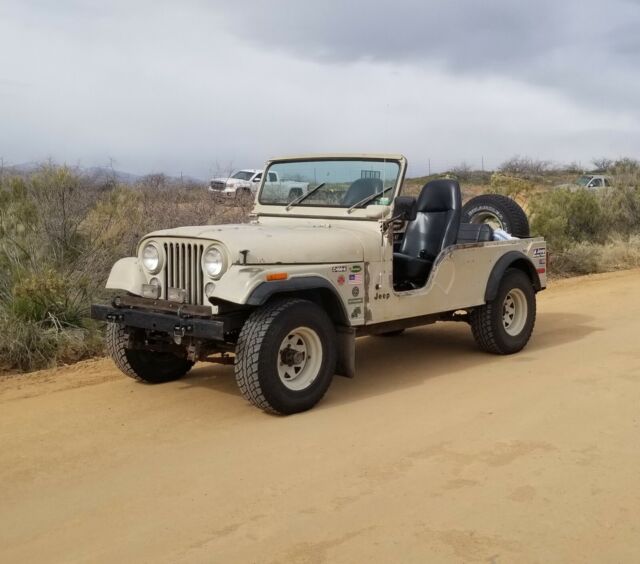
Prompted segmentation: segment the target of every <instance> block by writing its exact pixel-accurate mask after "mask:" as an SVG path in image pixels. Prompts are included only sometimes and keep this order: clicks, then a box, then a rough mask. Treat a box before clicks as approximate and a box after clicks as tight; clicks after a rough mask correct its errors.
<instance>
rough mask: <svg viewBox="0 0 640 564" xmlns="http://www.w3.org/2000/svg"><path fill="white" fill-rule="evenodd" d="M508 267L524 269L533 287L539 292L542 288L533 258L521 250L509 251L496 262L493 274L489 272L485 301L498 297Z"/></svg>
mask: <svg viewBox="0 0 640 564" xmlns="http://www.w3.org/2000/svg"><path fill="white" fill-rule="evenodd" d="M508 268H518V269H520V270H522V271H523V272H524V273H525V274H526V275H527V276H528V277H529V280H531V284H533V288H534V289H535V291H536V292H539V291H540V290H541V289H542V285H541V284H540V276H539V275H538V272H537V271H536V267H535V266H534V264H533V263H532V262H531V259H530V258H529V257H528V256H527V255H525V254H524V253H523V252H521V251H509V252H508V253H505V254H504V255H503V256H502V257H500V258H499V259H498V262H496V264H495V266H494V267H493V269H492V270H491V274H489V280H488V281H487V288H486V290H485V293H484V300H485V302H490V301H492V300H495V299H496V296H497V295H498V288H499V286H500V281H501V280H502V277H503V276H504V273H505V272H506V271H507V269H508Z"/></svg>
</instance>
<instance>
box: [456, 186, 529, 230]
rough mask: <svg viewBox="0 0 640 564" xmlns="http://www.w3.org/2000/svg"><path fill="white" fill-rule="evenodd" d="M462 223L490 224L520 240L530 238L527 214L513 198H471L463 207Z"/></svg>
mask: <svg viewBox="0 0 640 564" xmlns="http://www.w3.org/2000/svg"><path fill="white" fill-rule="evenodd" d="M462 222H463V223H489V224H490V225H491V226H492V227H494V228H495V227H499V228H501V229H504V230H505V231H506V232H507V233H509V234H511V235H513V236H514V237H519V238H520V239H525V238H527V237H529V236H530V231H529V220H528V219H527V214H526V213H524V210H523V209H522V208H521V207H520V206H519V205H518V204H517V203H516V202H514V201H513V200H512V199H511V198H508V197H507V196H503V195H501V194H483V195H482V196H476V197H475V198H471V199H470V200H469V201H468V202H467V203H466V204H465V205H464V206H462Z"/></svg>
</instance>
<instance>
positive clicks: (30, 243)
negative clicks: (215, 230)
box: [0, 163, 252, 370]
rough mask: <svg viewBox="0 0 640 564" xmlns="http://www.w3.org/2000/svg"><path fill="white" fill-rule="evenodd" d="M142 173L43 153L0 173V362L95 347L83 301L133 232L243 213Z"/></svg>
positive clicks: (31, 360)
mask: <svg viewBox="0 0 640 564" xmlns="http://www.w3.org/2000/svg"><path fill="white" fill-rule="evenodd" d="M241 203H242V205H229V203H228V202H224V204H222V203H216V202H214V201H213V200H212V199H211V197H210V194H208V193H207V191H206V190H205V189H204V187H203V186H195V185H193V184H192V185H189V184H187V185H185V184H183V183H182V182H176V181H174V180H172V179H170V178H168V177H166V176H164V175H149V176H147V177H144V178H143V179H141V180H140V182H138V184H137V185H135V186H123V185H118V184H117V183H116V182H115V181H113V180H112V179H111V180H109V182H105V180H104V178H97V177H95V176H94V177H91V176H85V175H83V174H81V173H80V172H79V171H78V170H75V169H72V168H69V167H60V166H56V165H54V164H52V163H47V164H46V165H44V166H42V167H40V169H39V170H37V171H36V172H35V173H33V174H29V175H24V176H22V177H19V178H18V177H7V176H6V175H4V176H3V177H2V178H0V331H2V333H1V334H2V339H1V340H0V369H3V370H12V369H18V370H33V369H36V368H42V367H44V366H48V365H50V364H53V363H55V362H70V361H73V360H77V359H80V358H84V357H86V356H91V355H94V354H97V353H100V352H101V351H102V341H101V336H100V328H99V326H98V325H97V324H95V323H93V322H92V321H91V320H90V319H89V318H88V316H89V306H90V304H91V302H92V301H94V300H96V299H100V298H102V297H104V296H106V291H105V290H104V283H105V281H106V278H107V276H108V274H109V270H110V269H111V266H112V265H113V263H114V262H115V261H116V260H117V259H118V258H120V257H122V256H130V255H132V254H133V253H134V252H135V250H136V246H137V243H138V241H139V239H140V238H141V237H142V236H143V235H145V234H146V233H148V232H150V231H154V230H158V229H166V228H171V227H178V226H181V225H203V224H208V223H230V222H243V221H246V219H247V217H248V212H249V211H250V208H251V206H252V202H251V201H243V202H241Z"/></svg>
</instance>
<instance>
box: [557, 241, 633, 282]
mask: <svg viewBox="0 0 640 564" xmlns="http://www.w3.org/2000/svg"><path fill="white" fill-rule="evenodd" d="M638 267H640V236H638V235H634V236H632V237H630V238H624V237H619V236H613V237H612V238H611V239H610V240H609V241H607V242H606V243H592V242H587V241H583V242H580V243H573V244H571V245H569V246H568V247H566V248H565V249H563V250H562V251H561V252H559V253H555V254H553V255H552V261H551V268H552V272H553V273H554V274H556V275H559V276H570V275H576V274H592V273H597V272H611V271H614V270H620V269H624V268H638Z"/></svg>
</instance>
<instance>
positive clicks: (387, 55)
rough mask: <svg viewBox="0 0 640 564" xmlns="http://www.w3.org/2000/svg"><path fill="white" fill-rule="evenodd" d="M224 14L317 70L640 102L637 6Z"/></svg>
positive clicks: (480, 5) (297, 6)
mask: <svg viewBox="0 0 640 564" xmlns="http://www.w3.org/2000/svg"><path fill="white" fill-rule="evenodd" d="M220 7H221V8H222V4H220ZM224 14H225V17H226V18H227V29H228V30H229V31H231V32H235V33H238V34H242V35H243V36H245V37H248V38H249V39H251V40H254V41H256V42H259V43H260V44H262V46H265V47H268V48H278V49H282V50H284V51H286V52H288V53H291V54H295V55H296V56H299V57H308V58H311V59H315V60H319V61H325V62H353V61H359V60H373V61H384V62H389V63H396V64H407V63H408V64H415V65H419V64H420V63H424V62H425V61H429V62H434V63H439V64H442V65H443V66H445V67H446V68H448V69H450V70H451V71H453V72H457V73H467V74H471V75H474V76H481V75H483V74H488V75H493V76H495V75H497V76H506V77H510V78H516V79H519V80H523V81H526V82H531V83H535V84H536V85H537V86H540V87H548V88H557V89H559V90H561V91H562V92H563V93H564V94H566V95H569V96H572V97H574V98H576V99H578V100H584V101H588V102H591V103H600V102H601V101H602V98H603V89H605V88H606V90H607V91H608V94H609V96H611V98H612V100H613V101H615V102H617V103H623V104H625V105H627V106H636V105H637V99H638V96H639V95H640V79H639V77H638V73H637V69H638V64H639V63H640V33H639V31H638V30H639V29H640V3H639V2H637V1H630V0H606V1H605V0H586V1H585V0H563V1H562V2H558V1H557V0H537V1H535V2H533V1H529V0H526V1H523V0H485V1H483V2H478V1H477V0H458V1H456V2H451V1H449V0H429V1H424V0H395V1H393V2H370V1H368V0H355V1H350V2H344V1H342V0H324V1H323V2H322V3H313V4H309V3H306V2H288V1H286V0H276V1H272V2H260V1H258V0H254V1H252V2H248V3H247V2H243V3H234V4H232V5H226V4H225V8H224ZM248 29H250V31H249V32H248Z"/></svg>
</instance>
